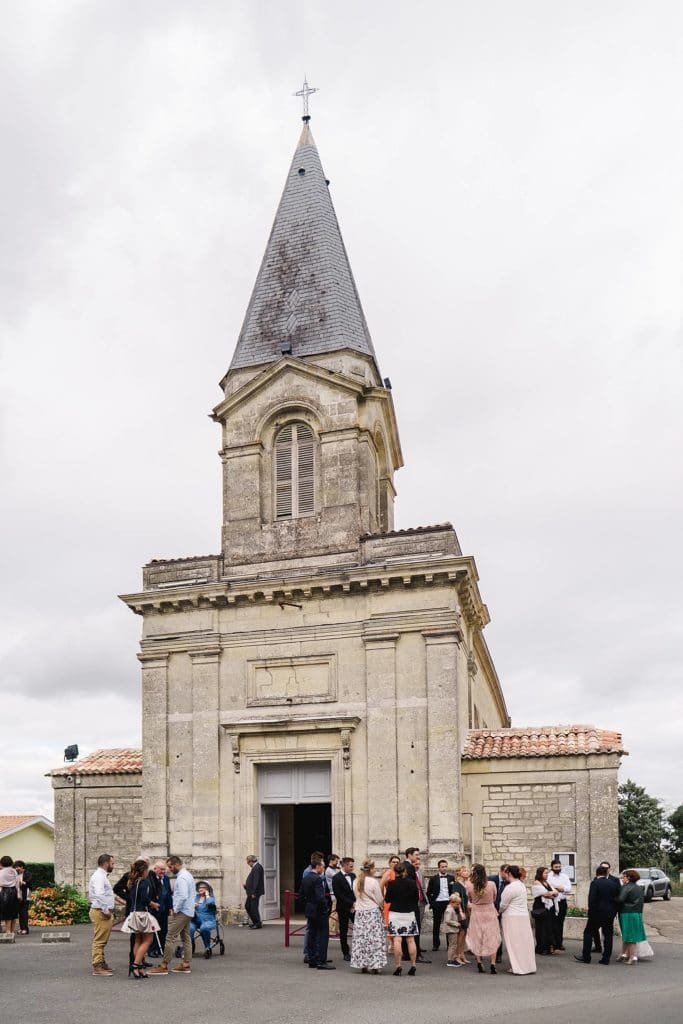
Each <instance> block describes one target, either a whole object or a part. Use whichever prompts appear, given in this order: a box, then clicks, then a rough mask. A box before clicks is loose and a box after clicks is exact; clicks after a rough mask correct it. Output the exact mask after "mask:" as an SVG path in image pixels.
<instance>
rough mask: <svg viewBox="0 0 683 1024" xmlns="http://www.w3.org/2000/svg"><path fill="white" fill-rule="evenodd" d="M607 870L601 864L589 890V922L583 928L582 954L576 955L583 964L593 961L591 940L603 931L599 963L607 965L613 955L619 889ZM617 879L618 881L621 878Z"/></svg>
mask: <svg viewBox="0 0 683 1024" xmlns="http://www.w3.org/2000/svg"><path fill="white" fill-rule="evenodd" d="M607 871H608V869H607V868H606V867H605V865H604V864H600V865H599V867H598V868H597V870H596V872H595V878H594V879H593V881H592V882H591V884H590V889H589V890H588V923H587V924H586V927H585V928H584V930H583V950H582V952H581V956H575V957H574V959H575V960H578V961H579V963H582V964H589V963H590V962H591V942H592V941H593V939H594V938H596V937H599V933H600V932H602V956H601V957H600V960H599V963H601V964H604V965H605V966H607V964H609V959H610V957H611V955H612V941H613V938H614V918H615V917H616V913H617V893H618V890H617V891H615V888H614V884H613V881H612V880H611V879H610V878H609V876H608V874H607ZM616 881H617V882H618V881H619V879H616Z"/></svg>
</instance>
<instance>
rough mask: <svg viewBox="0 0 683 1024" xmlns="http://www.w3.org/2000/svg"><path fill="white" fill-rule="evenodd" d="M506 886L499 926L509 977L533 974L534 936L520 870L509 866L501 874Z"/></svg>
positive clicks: (534, 970) (501, 896)
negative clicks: (508, 966) (505, 951)
mask: <svg viewBox="0 0 683 1024" xmlns="http://www.w3.org/2000/svg"><path fill="white" fill-rule="evenodd" d="M503 878H506V879H507V882H508V884H507V885H506V886H505V888H504V889H503V891H502V893H501V894H500V923H501V926H502V929H503V941H504V942H505V949H506V950H507V954H508V958H509V960H510V968H509V970H508V972H507V973H508V974H535V973H536V957H535V956H534V936H533V932H532V931H531V921H530V920H529V909H528V907H527V893H526V886H525V884H524V882H522V881H521V880H520V869H519V868H518V867H517V865H516V864H508V866H507V869H506V870H505V871H504V872H503Z"/></svg>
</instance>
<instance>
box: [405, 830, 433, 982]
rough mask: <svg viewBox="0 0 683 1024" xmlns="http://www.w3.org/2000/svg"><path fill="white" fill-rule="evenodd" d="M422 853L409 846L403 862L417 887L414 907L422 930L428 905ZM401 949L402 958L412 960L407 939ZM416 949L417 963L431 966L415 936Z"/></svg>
mask: <svg viewBox="0 0 683 1024" xmlns="http://www.w3.org/2000/svg"><path fill="white" fill-rule="evenodd" d="M420 863H421V861H420V851H419V849H418V848H417V846H409V847H408V849H407V850H406V859H405V861H404V862H403V866H404V867H405V869H406V874H407V875H408V878H412V880H413V881H414V882H415V884H416V885H417V904H416V905H415V907H414V912H415V920H416V921H417V927H418V928H420V925H421V923H422V910H423V908H424V907H425V906H426V904H427V897H426V896H425V891H424V886H423V884H422V872H421V871H420ZM401 948H402V950H403V953H402V956H403V959H404V960H410V957H409V955H408V944H407V942H406V940H405V939H401ZM415 948H416V949H417V962H418V964H431V962H432V961H431V960H428V959H427V957H426V956H425V955H424V953H423V952H422V949H421V947H420V936H419V935H416V936H415Z"/></svg>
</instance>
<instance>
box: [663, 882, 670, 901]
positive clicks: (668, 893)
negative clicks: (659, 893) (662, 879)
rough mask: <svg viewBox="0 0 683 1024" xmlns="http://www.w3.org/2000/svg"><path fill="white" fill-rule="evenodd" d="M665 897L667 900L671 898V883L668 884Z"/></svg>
mask: <svg viewBox="0 0 683 1024" xmlns="http://www.w3.org/2000/svg"><path fill="white" fill-rule="evenodd" d="M663 899H665V900H667V902H668V901H669V900H670V899H671V886H670V885H667V887H666V892H665V893H664V896H663Z"/></svg>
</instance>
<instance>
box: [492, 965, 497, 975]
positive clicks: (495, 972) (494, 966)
mask: <svg viewBox="0 0 683 1024" xmlns="http://www.w3.org/2000/svg"><path fill="white" fill-rule="evenodd" d="M491 974H498V971H497V970H496V965H495V964H491Z"/></svg>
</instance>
